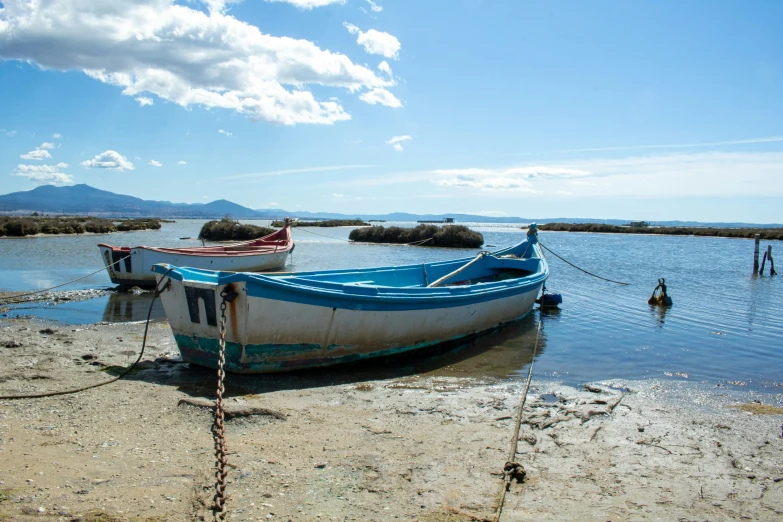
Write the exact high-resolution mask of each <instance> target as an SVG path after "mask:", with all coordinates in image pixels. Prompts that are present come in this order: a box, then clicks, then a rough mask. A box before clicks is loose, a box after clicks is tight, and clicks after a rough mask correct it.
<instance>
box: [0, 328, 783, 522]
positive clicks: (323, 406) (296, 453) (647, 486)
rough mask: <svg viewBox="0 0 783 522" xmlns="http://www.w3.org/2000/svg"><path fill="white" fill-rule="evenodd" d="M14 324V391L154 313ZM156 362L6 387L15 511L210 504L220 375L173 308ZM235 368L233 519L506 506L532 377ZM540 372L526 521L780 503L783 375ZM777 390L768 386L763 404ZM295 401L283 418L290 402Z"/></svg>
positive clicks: (782, 509) (5, 448)
mask: <svg viewBox="0 0 783 522" xmlns="http://www.w3.org/2000/svg"><path fill="white" fill-rule="evenodd" d="M2 324H3V326H2V327H0V395H7V394H20V393H33V392H43V391H51V390H60V389H65V388H71V387H75V386H80V385H85V384H90V383H96V382H100V381H102V380H104V379H107V378H109V377H111V375H112V374H111V372H107V371H105V370H106V369H107V368H110V367H111V366H126V365H128V364H130V363H131V362H132V361H133V360H134V359H135V356H136V353H137V350H138V349H139V347H140V344H141V334H142V332H143V325H142V324H139V323H131V324H113V325H105V324H101V325H90V326H78V327H73V326H62V325H54V324H44V323H41V322H40V321H33V320H28V319H17V320H12V321H6V322H4V323H2ZM141 368H142V369H141V370H140V371H139V372H137V373H135V374H134V375H130V376H128V378H126V379H123V380H121V381H119V382H116V383H113V384H110V385H108V386H105V387H101V388H97V389H93V390H89V391H85V392H82V393H78V394H75V395H66V396H60V397H50V398H43V399H26V400H18V401H0V520H20V521H24V520H42V519H43V520H48V519H50V520H94V521H98V520H100V521H115V520H117V521H120V520H198V519H201V518H204V519H210V513H209V511H208V507H209V505H210V499H211V496H212V486H213V479H212V472H213V465H214V463H213V442H212V437H211V432H210V428H211V413H210V411H209V410H205V409H202V408H197V407H194V406H190V405H186V404H180V401H181V400H182V399H191V400H199V399H201V400H211V399H213V398H214V391H215V376H214V372H213V371H210V370H205V369H200V368H196V367H190V366H189V365H186V364H183V363H181V361H180V360H179V358H178V353H177V349H176V346H175V344H174V340H173V337H172V335H171V332H170V330H169V328H168V325H167V324H166V323H165V322H162V323H155V324H153V325H151V327H150V339H149V341H148V351H147V353H146V355H145V357H144V359H143V363H142V365H141ZM373 375H374V374H373V373H372V372H367V371H364V370H361V369H359V370H355V371H354V370H347V371H334V372H332V371H323V372H310V373H299V374H291V375H274V376H255V377H254V376H229V378H228V381H227V395H228V397H229V398H228V400H227V405H228V408H229V409H232V410H236V409H243V408H245V409H246V408H248V407H253V406H257V407H262V408H267V409H269V410H273V411H274V412H275V413H279V414H281V415H279V416H273V415H255V416H250V417H240V418H235V419H232V420H229V421H228V422H227V436H228V447H229V452H230V454H229V463H230V471H229V485H228V491H229V494H230V497H229V503H228V505H229V511H230V515H229V519H230V520H321V521H323V520H422V521H461V520H484V519H491V517H492V514H493V513H494V511H495V508H496V506H495V504H496V496H497V493H498V490H499V487H500V484H501V480H502V470H503V466H504V464H505V462H506V457H507V454H508V451H509V444H510V439H511V436H512V433H513V422H514V421H513V417H514V415H515V408H516V405H517V402H518V400H519V394H520V393H521V391H522V389H523V385H524V383H522V382H520V381H516V380H515V381H509V380H507V379H501V378H496V377H483V378H477V377H475V376H470V375H469V373H468V375H467V376H460V373H459V372H442V373H438V372H434V373H433V372H427V373H424V374H417V373H411V372H399V374H398V375H385V376H383V377H382V378H378V377H377V376H373ZM780 391H781V393H778V394H777V395H775V394H758V393H754V392H740V391H736V390H728V389H726V388H724V387H717V386H714V385H705V384H699V383H689V382H683V381H673V380H671V381H652V380H650V381H630V382H628V381H622V382H620V381H617V382H605V383H596V384H595V385H594V386H590V387H589V389H582V388H579V389H576V388H572V387H566V386H561V385H559V384H557V383H552V382H548V381H537V380H534V381H533V387H532V388H531V393H530V395H529V397H528V405H527V407H526V409H525V416H524V420H523V425H522V428H521V432H520V442H519V447H518V453H517V461H518V462H520V463H521V464H522V465H523V466H524V467H525V469H526V471H527V476H526V477H525V480H524V482H522V483H516V482H515V483H513V484H512V485H511V488H510V491H509V492H508V495H507V497H506V503H505V507H504V510H503V518H502V520H504V521H512V520H577V519H578V520H601V521H606V520H612V521H619V520H645V519H664V520H780V519H781V517H783V438H782V437H781V423H782V422H783V409H780V406H783V390H780ZM753 401H759V402H760V403H754V402H753ZM278 417H283V418H278Z"/></svg>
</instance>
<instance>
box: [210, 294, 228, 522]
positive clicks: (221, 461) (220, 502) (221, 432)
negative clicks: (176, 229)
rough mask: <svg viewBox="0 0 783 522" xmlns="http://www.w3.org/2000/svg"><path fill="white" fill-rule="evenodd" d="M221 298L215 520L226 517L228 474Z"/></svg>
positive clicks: (223, 325)
mask: <svg viewBox="0 0 783 522" xmlns="http://www.w3.org/2000/svg"><path fill="white" fill-rule="evenodd" d="M220 295H221V297H222V298H223V300H222V301H221V302H220V351H219V353H218V384H217V399H215V424H214V427H213V430H212V433H213V436H214V438H215V466H216V471H215V480H216V481H215V507H214V510H213V511H214V515H215V521H222V520H225V519H226V478H227V476H228V467H227V466H228V460H227V453H228V449H227V447H226V427H225V425H224V423H223V422H224V420H225V419H224V411H223V393H224V392H225V387H224V385H223V380H224V379H225V377H226V372H225V370H224V369H223V365H224V364H225V362H226V295H225V291H224V292H221V294H220Z"/></svg>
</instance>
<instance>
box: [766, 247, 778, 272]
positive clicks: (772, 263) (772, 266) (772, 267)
mask: <svg viewBox="0 0 783 522" xmlns="http://www.w3.org/2000/svg"><path fill="white" fill-rule="evenodd" d="M767 258H768V259H769V275H771V276H773V275H777V272H775V261H774V260H773V259H772V245H767Z"/></svg>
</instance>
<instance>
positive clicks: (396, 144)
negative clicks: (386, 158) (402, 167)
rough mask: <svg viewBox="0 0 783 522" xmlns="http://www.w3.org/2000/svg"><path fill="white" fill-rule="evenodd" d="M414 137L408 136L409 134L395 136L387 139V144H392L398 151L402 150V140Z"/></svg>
mask: <svg viewBox="0 0 783 522" xmlns="http://www.w3.org/2000/svg"><path fill="white" fill-rule="evenodd" d="M412 139H413V138H412V137H410V136H408V135H407V134H406V135H405V136H395V137H393V138H391V139H390V140H386V144H387V145H391V146H392V148H393V149H394V150H395V151H396V152H402V142H403V141H408V140H412Z"/></svg>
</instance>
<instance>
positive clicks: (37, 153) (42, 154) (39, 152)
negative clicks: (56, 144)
mask: <svg viewBox="0 0 783 522" xmlns="http://www.w3.org/2000/svg"><path fill="white" fill-rule="evenodd" d="M19 157H20V158H22V159H26V160H38V161H41V160H45V159H52V155H51V154H49V151H48V150H44V149H40V148H39V149H35V150H31V151H30V152H28V153H27V154H20V155H19Z"/></svg>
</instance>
